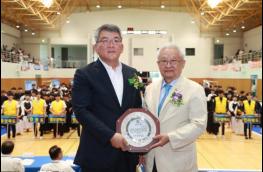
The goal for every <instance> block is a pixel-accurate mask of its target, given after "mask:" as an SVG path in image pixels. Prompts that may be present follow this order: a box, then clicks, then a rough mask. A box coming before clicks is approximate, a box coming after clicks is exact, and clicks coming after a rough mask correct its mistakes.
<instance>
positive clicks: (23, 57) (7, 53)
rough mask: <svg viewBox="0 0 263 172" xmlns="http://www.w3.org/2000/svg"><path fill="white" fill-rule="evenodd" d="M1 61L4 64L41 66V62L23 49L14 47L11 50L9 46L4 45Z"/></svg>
mask: <svg viewBox="0 0 263 172" xmlns="http://www.w3.org/2000/svg"><path fill="white" fill-rule="evenodd" d="M1 60H2V61H4V62H12V63H20V62H24V61H26V62H28V63H32V64H39V60H38V59H36V58H35V57H34V56H32V55H31V54H30V53H28V52H26V51H25V50H23V49H22V48H16V46H15V45H14V46H13V47H11V48H9V47H8V46H7V45H3V46H2V48H1Z"/></svg>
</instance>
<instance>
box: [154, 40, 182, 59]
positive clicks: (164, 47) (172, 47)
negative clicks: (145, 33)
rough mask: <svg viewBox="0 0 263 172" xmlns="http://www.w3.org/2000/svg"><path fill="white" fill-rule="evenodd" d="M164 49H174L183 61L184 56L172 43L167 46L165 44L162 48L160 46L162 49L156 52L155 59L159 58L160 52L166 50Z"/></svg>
mask: <svg viewBox="0 0 263 172" xmlns="http://www.w3.org/2000/svg"><path fill="white" fill-rule="evenodd" d="M166 48H169V49H175V50H176V51H177V52H178V54H179V57H180V58H182V59H183V60H184V55H183V53H182V52H181V50H180V49H179V48H178V46H177V45H175V44H174V43H168V44H165V45H164V46H162V47H161V48H160V49H159V50H158V53H157V58H159V56H160V53H161V51H162V50H163V49H166Z"/></svg>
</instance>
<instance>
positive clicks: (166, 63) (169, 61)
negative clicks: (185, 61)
mask: <svg viewBox="0 0 263 172" xmlns="http://www.w3.org/2000/svg"><path fill="white" fill-rule="evenodd" d="M181 61H182V60H158V61H157V63H158V64H159V65H161V66H166V65H168V64H170V65H171V66H176V65H178V64H179V63H180V62H181Z"/></svg>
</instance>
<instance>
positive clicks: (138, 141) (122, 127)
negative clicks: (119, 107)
mask: <svg viewBox="0 0 263 172" xmlns="http://www.w3.org/2000/svg"><path fill="white" fill-rule="evenodd" d="M116 130H117V132H118V133H121V135H122V136H123V137H124V138H125V139H126V141H127V142H128V144H129V145H127V150H128V151H129V152H148V151H150V147H151V145H153V144H154V143H156V142H157V140H153V137H154V136H156V135H158V134H160V123H159V120H158V119H157V118H156V117H155V116H154V115H153V114H152V113H151V112H150V111H148V110H146V109H141V108H134V109H128V110H127V111H126V112H125V113H124V114H123V115H122V116H121V117H120V118H119V119H118V120H117V124H116Z"/></svg>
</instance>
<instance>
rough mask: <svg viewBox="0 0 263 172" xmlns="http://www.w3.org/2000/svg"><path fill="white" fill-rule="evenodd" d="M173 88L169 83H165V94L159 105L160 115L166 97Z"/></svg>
mask: <svg viewBox="0 0 263 172" xmlns="http://www.w3.org/2000/svg"><path fill="white" fill-rule="evenodd" d="M171 88H172V86H171V85H169V84H165V85H164V90H165V93H164V95H163V97H162V99H161V101H160V103H159V105H158V116H159V114H160V111H161V109H162V106H163V103H164V100H165V98H166V97H167V96H168V94H169V91H170V89H171Z"/></svg>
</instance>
